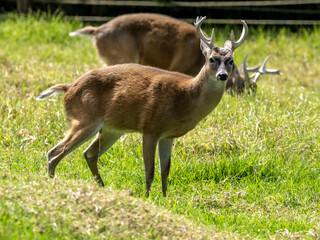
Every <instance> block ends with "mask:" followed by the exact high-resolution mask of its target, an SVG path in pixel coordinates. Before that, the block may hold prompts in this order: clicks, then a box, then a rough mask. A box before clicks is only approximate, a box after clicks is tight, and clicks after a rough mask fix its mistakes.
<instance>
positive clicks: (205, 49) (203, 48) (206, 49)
mask: <svg viewBox="0 0 320 240" xmlns="http://www.w3.org/2000/svg"><path fill="white" fill-rule="evenodd" d="M200 49H201V51H202V54H203V55H204V56H205V57H208V56H209V53H210V48H209V47H208V46H207V44H205V43H204V42H203V41H202V40H201V39H200Z"/></svg>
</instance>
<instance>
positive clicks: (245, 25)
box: [230, 20, 249, 52]
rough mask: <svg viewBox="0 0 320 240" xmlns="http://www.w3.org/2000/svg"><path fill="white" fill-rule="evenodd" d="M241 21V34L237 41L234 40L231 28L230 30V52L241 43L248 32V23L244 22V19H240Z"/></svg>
mask: <svg viewBox="0 0 320 240" xmlns="http://www.w3.org/2000/svg"><path fill="white" fill-rule="evenodd" d="M241 22H242V25H243V28H242V33H241V36H240V38H239V40H238V41H237V42H235V41H234V33H233V30H231V34H230V41H231V49H232V52H233V51H234V50H236V48H238V47H239V46H240V45H241V44H242V42H243V41H244V40H245V39H246V37H247V35H248V32H249V29H248V25H247V24H246V22H245V21H244V20H241Z"/></svg>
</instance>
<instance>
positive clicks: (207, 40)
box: [194, 17, 214, 49]
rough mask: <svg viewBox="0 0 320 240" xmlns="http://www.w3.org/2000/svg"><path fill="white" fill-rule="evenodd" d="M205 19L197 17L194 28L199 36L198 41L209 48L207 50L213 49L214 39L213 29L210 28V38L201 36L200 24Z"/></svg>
mask: <svg viewBox="0 0 320 240" xmlns="http://www.w3.org/2000/svg"><path fill="white" fill-rule="evenodd" d="M206 18H207V17H197V19H196V21H195V23H194V26H195V27H196V30H197V32H198V34H199V37H200V39H201V40H202V41H203V42H204V43H205V44H206V45H207V46H208V47H209V48H211V49H212V48H214V44H213V38H214V28H212V34H211V38H207V37H206V36H205V34H203V32H202V30H201V24H202V22H203V21H204V20H205V19H206Z"/></svg>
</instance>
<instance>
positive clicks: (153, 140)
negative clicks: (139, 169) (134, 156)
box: [142, 134, 158, 197]
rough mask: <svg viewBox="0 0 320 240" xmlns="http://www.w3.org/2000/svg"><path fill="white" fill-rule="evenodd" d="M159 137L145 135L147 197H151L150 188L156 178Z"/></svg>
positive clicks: (144, 154) (144, 155) (144, 152)
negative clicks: (155, 161)
mask: <svg viewBox="0 0 320 240" xmlns="http://www.w3.org/2000/svg"><path fill="white" fill-rule="evenodd" d="M157 142H158V137H157V136H155V135H153V134H143V143H142V144H143V160H144V167H145V174H146V197H149V191H150V187H151V184H152V181H153V177H154V157H155V153H156V147H157Z"/></svg>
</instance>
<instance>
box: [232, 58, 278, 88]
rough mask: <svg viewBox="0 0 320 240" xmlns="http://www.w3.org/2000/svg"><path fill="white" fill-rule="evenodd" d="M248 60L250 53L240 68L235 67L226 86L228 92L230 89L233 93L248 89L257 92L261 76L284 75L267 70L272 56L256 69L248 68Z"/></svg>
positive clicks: (273, 70) (276, 71)
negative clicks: (267, 74)
mask: <svg viewBox="0 0 320 240" xmlns="http://www.w3.org/2000/svg"><path fill="white" fill-rule="evenodd" d="M247 58H248V53H247V54H246V55H245V57H244V59H243V61H242V64H241V66H240V68H238V67H237V65H236V64H235V65H234V68H233V72H232V74H231V75H230V77H229V79H228V82H227V86H226V90H228V89H230V91H231V93H234V92H237V93H243V92H244V90H245V89H246V88H247V89H249V91H252V92H256V89H257V81H258V79H259V77H260V76H261V74H266V73H269V74H277V75H282V73H281V72H280V70H275V69H267V68H266V64H267V62H268V60H269V58H270V55H269V56H268V57H266V59H265V60H264V61H263V63H262V65H261V67H260V65H258V66H256V67H248V66H247ZM250 72H252V73H253V74H252V75H251V76H249V73H250Z"/></svg>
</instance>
